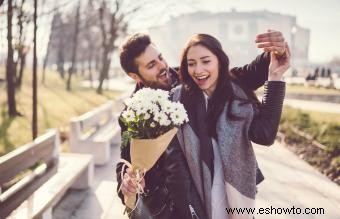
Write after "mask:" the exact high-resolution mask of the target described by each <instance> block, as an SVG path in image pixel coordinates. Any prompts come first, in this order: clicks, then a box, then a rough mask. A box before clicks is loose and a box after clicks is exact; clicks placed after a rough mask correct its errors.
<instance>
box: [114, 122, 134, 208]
mask: <svg viewBox="0 0 340 219" xmlns="http://www.w3.org/2000/svg"><path fill="white" fill-rule="evenodd" d="M119 126H120V128H121V135H122V133H123V132H124V131H126V130H127V127H126V126H125V125H124V124H123V122H122V121H121V120H120V117H119ZM120 158H122V159H124V160H127V161H129V162H131V158H130V142H128V144H127V145H126V146H125V147H120ZM123 166H124V163H122V162H118V163H117V165H116V176H117V183H118V185H117V193H118V196H119V198H120V199H121V200H122V203H123V204H124V195H123V193H122V192H121V191H119V192H118V190H119V188H120V185H121V184H122V178H121V174H122V170H123ZM125 170H126V168H124V170H123V174H124V173H125Z"/></svg>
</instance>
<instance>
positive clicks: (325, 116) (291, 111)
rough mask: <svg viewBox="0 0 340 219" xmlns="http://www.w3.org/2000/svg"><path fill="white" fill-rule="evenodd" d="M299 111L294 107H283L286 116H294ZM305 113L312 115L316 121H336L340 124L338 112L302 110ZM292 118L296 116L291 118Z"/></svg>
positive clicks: (335, 122) (312, 118)
mask: <svg viewBox="0 0 340 219" xmlns="http://www.w3.org/2000/svg"><path fill="white" fill-rule="evenodd" d="M297 111H299V110H298V109H295V108H293V107H289V106H284V108H283V116H286V117H290V118H291V117H294V116H296V112H297ZM300 111H301V112H303V113H306V114H308V115H309V116H310V118H311V120H313V121H316V122H318V123H334V124H337V125H340V115H339V114H338V113H325V112H317V111H310V110H300ZM291 119H292V120H293V119H294V118H291Z"/></svg>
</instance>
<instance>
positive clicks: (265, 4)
mask: <svg viewBox="0 0 340 219" xmlns="http://www.w3.org/2000/svg"><path fill="white" fill-rule="evenodd" d="M184 1H185V0H184ZM173 2H177V4H178V7H176V6H173V10H172V14H173V15H176V14H181V13H185V12H192V11H195V10H209V11H213V12H221V11H230V10H231V9H232V8H235V9H236V10H237V11H258V10H268V11H272V12H279V13H281V14H287V15H292V16H296V18H297V24H298V25H300V26H302V27H305V28H308V29H310V51H309V59H310V61H312V62H328V61H330V60H331V59H332V58H333V57H334V56H338V57H340V0H281V1H278V0H191V1H190V0H188V2H189V3H187V4H186V5H185V6H183V5H179V4H180V2H181V3H182V2H183V0H175V1H173ZM174 5H176V4H175V3H174ZM157 10H159V8H158V9H157ZM166 20H167V18H163V19H159V22H165V21H166ZM154 24H156V23H154Z"/></svg>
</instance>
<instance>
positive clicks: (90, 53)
mask: <svg viewBox="0 0 340 219" xmlns="http://www.w3.org/2000/svg"><path fill="white" fill-rule="evenodd" d="M92 59H93V51H92V48H91V47H90V51H89V60H88V71H89V80H90V83H91V88H93V76H92Z"/></svg>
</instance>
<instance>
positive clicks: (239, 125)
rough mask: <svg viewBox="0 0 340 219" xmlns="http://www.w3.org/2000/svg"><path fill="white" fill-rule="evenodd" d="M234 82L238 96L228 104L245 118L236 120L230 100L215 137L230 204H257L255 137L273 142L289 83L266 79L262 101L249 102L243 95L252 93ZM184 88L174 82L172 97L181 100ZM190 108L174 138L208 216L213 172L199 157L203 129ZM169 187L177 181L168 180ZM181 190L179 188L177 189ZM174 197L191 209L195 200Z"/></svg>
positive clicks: (256, 140)
mask: <svg viewBox="0 0 340 219" xmlns="http://www.w3.org/2000/svg"><path fill="white" fill-rule="evenodd" d="M232 85H233V90H234V93H235V94H236V96H238V97H239V98H238V99H235V100H234V101H233V102H232V106H231V108H230V109H231V110H232V112H233V114H234V115H236V116H237V117H241V118H242V119H241V120H235V121H234V120H230V119H229V118H227V110H228V103H226V105H225V107H224V110H223V112H222V113H221V115H220V117H219V118H218V122H217V127H216V132H217V139H216V140H217V144H218V149H219V152H220V155H221V160H222V168H223V174H224V186H225V191H226V194H227V205H228V206H227V207H228V208H254V207H255V194H256V170H257V161H256V157H255V154H254V150H253V147H252V143H251V141H253V142H255V143H258V144H261V145H268V146H269V145H271V144H273V142H274V140H275V137H276V134H277V131H278V126H279V121H280V117H281V112H282V105H283V100H284V95H285V83H284V82H281V81H267V82H266V83H265V92H264V96H263V100H262V103H261V104H260V105H259V106H258V105H256V104H253V103H252V102H251V101H246V102H245V101H244V100H247V99H249V97H248V95H246V93H245V92H244V90H243V89H242V88H241V87H239V86H238V85H237V84H235V83H233V84H232ZM182 93H183V89H182V87H181V86H178V87H176V88H175V89H174V90H173V100H175V101H179V100H180V99H181V95H182ZM195 101H196V100H195ZM201 101H204V99H203V98H201V99H200V100H197V101H196V102H197V104H199V105H200V104H205V103H204V102H201ZM197 106H198V105H197ZM191 113H193V112H188V114H189V122H188V123H187V124H185V125H183V126H182V127H181V128H180V129H179V131H178V133H177V139H178V141H176V142H178V144H179V147H180V148H181V150H180V151H181V152H182V153H183V154H182V156H183V155H184V156H183V157H184V158H185V160H186V164H187V167H186V168H187V169H189V173H190V176H189V177H190V178H191V181H193V184H194V185H195V187H196V189H197V192H198V194H199V198H200V201H201V203H202V205H203V207H204V211H205V213H206V217H208V218H209V219H210V218H211V215H212V214H211V186H212V175H213V173H211V172H210V170H209V168H208V167H207V166H206V165H205V163H204V162H202V160H201V158H200V147H201V145H200V144H201V143H200V140H199V139H200V138H199V135H200V133H199V131H197V130H199V129H198V128H197V127H195V126H197V124H194V123H193V122H192V121H190V118H194V117H195V115H190V114H191ZM178 171H180V170H178ZM176 172H177V171H176V170H175V169H173V170H172V173H170V174H176ZM178 178H180V177H178ZM179 180H181V179H179ZM178 185H179V184H178V183H177V184H176V186H177V187H178ZM169 188H170V189H171V188H173V187H172V186H171V185H169ZM173 189H174V188H173ZM177 189H180V188H177ZM170 193H171V190H170ZM177 194H179V193H178V192H177ZM173 199H174V202H175V205H177V206H179V207H180V208H188V210H190V211H191V214H192V210H193V208H192V206H191V207H190V208H189V207H188V205H187V203H176V200H177V198H176V197H173ZM178 200H180V199H178ZM194 210H195V209H194ZM226 214H227V212H226ZM228 218H237V219H241V218H242V219H243V218H253V215H250V214H232V215H228Z"/></svg>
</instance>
